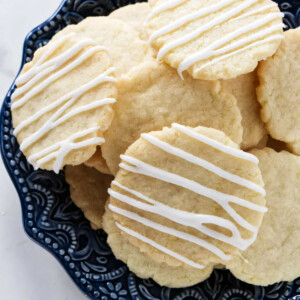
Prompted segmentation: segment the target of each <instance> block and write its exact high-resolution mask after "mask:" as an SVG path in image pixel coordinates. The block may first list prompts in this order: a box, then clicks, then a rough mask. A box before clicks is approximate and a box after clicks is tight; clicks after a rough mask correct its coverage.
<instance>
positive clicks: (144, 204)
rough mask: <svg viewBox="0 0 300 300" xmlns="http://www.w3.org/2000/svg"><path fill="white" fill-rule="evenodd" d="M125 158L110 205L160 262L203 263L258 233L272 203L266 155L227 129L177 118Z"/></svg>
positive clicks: (219, 259) (119, 222)
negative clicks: (264, 173)
mask: <svg viewBox="0 0 300 300" xmlns="http://www.w3.org/2000/svg"><path fill="white" fill-rule="evenodd" d="M121 158H122V163H121V164H120V167H121V169H120V171H119V172H118V174H117V176H116V178H115V180H114V181H113V182H112V186H111V189H110V190H109V194H110V199H109V202H108V209H109V210H110V211H112V212H113V218H114V220H115V222H116V226H117V227H118V228H119V230H121V231H122V232H123V234H124V236H125V237H126V239H127V240H128V241H129V242H130V243H131V244H133V245H134V246H136V247H139V249H140V251H141V252H143V253H145V254H148V256H149V257H151V259H152V260H153V261H156V262H157V263H165V264H168V265H169V266H173V267H179V266H183V267H185V266H189V267H192V268H195V269H199V270H203V269H206V267H210V266H211V265H215V264H220V263H221V264H224V262H225V261H226V262H227V261H228V260H230V259H231V257H232V256H235V255H238V253H239V250H245V249H246V248H247V247H249V245H251V244H252V243H253V241H254V240H255V237H256V233H257V230H258V227H259V226H260V224H261V221H262V217H263V212H264V211H265V210H266V209H265V207H264V204H265V200H264V194H265V192H264V189H263V181H262V178H261V174H260V170H259V168H258V165H257V164H258V161H257V158H256V157H255V156H253V155H249V154H248V153H245V152H243V151H241V150H239V147H238V146H237V145H236V144H235V143H233V142H232V141H231V140H230V139H229V138H228V137H227V136H226V135H225V134H224V133H223V132H221V131H218V130H215V129H212V128H206V127H197V128H195V129H193V128H190V127H185V126H182V125H178V124H173V125H172V128H164V129H163V130H162V131H158V132H151V133H149V134H142V136H141V138H140V139H139V140H138V141H136V142H135V143H134V144H132V145H131V146H130V147H129V148H128V150H127V151H126V152H125V155H122V156H121ZM104 228H105V227H104ZM108 243H110V240H109V239H108ZM113 251H114V252H115V254H116V256H117V257H118V254H117V253H118V251H119V250H118V249H117V248H115V249H113ZM129 267H130V266H129ZM149 276H152V275H151V274H149ZM200 281H201V279H199V281H198V282H200Z"/></svg>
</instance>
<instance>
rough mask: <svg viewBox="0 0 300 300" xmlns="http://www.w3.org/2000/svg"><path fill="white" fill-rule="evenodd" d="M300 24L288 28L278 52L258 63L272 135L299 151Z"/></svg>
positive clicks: (259, 91) (262, 98)
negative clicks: (294, 27) (293, 27)
mask: <svg viewBox="0 0 300 300" xmlns="http://www.w3.org/2000/svg"><path fill="white" fill-rule="evenodd" d="M299 41H300V28H297V29H292V30H288V31H286V32H285V40H284V41H283V42H282V43H281V45H280V47H279V49H278V51H277V52H276V53H275V55H274V56H273V57H271V58H269V59H267V60H266V61H263V62H261V63H260V64H259V67H258V76H259V81H260V85H259V87H258V89H257V96H258V101H259V102H260V104H261V106H262V110H261V117H262V120H263V121H264V122H265V123H266V127H267V129H268V131H269V133H270V135H271V136H272V137H273V138H274V139H276V140H279V141H282V142H284V143H287V145H288V148H289V149H290V150H291V151H292V152H293V153H295V154H297V155H300V118H299V115H300V108H299V101H300V54H299V46H300V42H299Z"/></svg>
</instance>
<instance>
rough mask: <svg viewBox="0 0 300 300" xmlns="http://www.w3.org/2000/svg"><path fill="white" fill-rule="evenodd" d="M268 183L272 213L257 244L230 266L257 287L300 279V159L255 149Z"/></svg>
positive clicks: (269, 207) (263, 224) (237, 275)
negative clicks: (299, 277)
mask: <svg viewBox="0 0 300 300" xmlns="http://www.w3.org/2000/svg"><path fill="white" fill-rule="evenodd" d="M251 153H253V154H255V155H256V156H257V157H258V159H259V161H260V163H259V167H260V169H261V172H262V176H263V180H264V182H265V190H266V192H267V196H266V200H267V207H268V212H267V213H265V216H264V219H263V223H262V225H261V227H260V229H259V233H258V237H257V239H256V241H255V242H254V244H253V245H252V246H250V247H249V248H248V249H247V250H246V251H244V252H243V253H242V256H243V259H242V258H237V259H233V260H232V261H231V262H229V263H228V264H227V267H228V268H229V269H230V270H231V272H232V273H233V274H234V275H235V276H236V277H237V278H238V279H240V280H243V281H246V282H248V283H250V284H255V285H269V284H273V283H275V282H279V281H292V280H294V279H295V278H297V277H298V276H300V247H299V244H300V222H299V221H300V220H299V215H300V158H299V157H297V156H295V155H293V154H291V153H289V152H286V151H282V152H280V153H277V152H275V151H274V150H272V149H269V148H265V149H263V150H253V151H251Z"/></svg>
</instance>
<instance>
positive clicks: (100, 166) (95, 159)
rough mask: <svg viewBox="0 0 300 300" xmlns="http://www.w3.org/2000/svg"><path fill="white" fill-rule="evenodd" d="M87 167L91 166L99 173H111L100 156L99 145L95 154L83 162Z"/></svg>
mask: <svg viewBox="0 0 300 300" xmlns="http://www.w3.org/2000/svg"><path fill="white" fill-rule="evenodd" d="M84 164H85V165H86V166H88V167H93V168H95V169H96V170H98V171H99V172H101V173H104V174H108V175H111V171H110V170H109V168H108V166H107V164H106V161H105V159H104V158H103V156H102V151H101V148H100V147H97V150H96V152H95V154H94V155H93V156H92V157H91V158H90V159H89V160H87V161H86V162H85V163H84Z"/></svg>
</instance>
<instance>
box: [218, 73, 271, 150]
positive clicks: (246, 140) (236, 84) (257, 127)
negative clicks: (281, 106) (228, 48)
mask: <svg viewBox="0 0 300 300" xmlns="http://www.w3.org/2000/svg"><path fill="white" fill-rule="evenodd" d="M222 86H223V87H224V88H225V89H226V90H227V91H229V92H230V93H232V94H233V95H234V96H235V97H236V99H237V105H238V107H239V109H240V111H241V115H242V126H243V129H244V132H243V142H242V144H241V148H242V149H244V150H246V149H251V148H254V147H257V146H258V145H259V144H260V142H262V143H263V141H264V140H265V139H266V135H267V131H266V129H265V127H264V123H263V122H262V120H261V119H260V104H259V103H258V101H257V96H256V88H257V86H258V78H257V74H256V71H254V72H252V73H248V74H245V75H241V76H239V77H237V78H235V79H230V80H223V81H222Z"/></svg>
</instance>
